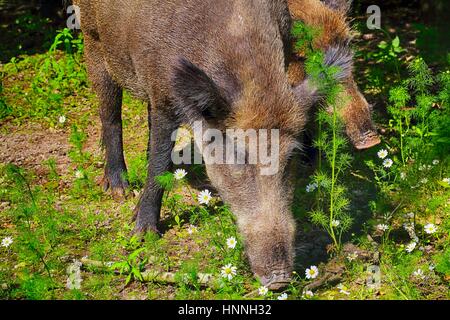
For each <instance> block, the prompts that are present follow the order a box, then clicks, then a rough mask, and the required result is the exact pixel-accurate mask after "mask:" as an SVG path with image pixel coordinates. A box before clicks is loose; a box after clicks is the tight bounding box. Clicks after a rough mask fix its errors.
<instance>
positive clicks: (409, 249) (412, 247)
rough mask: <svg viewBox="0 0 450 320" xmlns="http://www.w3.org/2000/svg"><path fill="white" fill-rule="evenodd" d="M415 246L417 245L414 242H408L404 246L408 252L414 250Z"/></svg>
mask: <svg viewBox="0 0 450 320" xmlns="http://www.w3.org/2000/svg"><path fill="white" fill-rule="evenodd" d="M416 246H417V243H416V242H414V241H413V242H411V243H410V244H408V245H407V246H406V249H405V250H406V252H408V253H411V252H413V251H414V249H415V248H416Z"/></svg>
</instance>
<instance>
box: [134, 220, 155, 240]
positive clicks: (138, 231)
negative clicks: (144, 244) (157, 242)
mask: <svg viewBox="0 0 450 320" xmlns="http://www.w3.org/2000/svg"><path fill="white" fill-rule="evenodd" d="M147 232H153V233H156V234H157V235H159V236H160V237H161V236H162V233H161V232H159V230H158V228H157V227H156V226H152V225H145V224H141V223H139V222H136V226H135V227H134V229H133V234H134V235H136V236H144V235H145V234H146V233H147Z"/></svg>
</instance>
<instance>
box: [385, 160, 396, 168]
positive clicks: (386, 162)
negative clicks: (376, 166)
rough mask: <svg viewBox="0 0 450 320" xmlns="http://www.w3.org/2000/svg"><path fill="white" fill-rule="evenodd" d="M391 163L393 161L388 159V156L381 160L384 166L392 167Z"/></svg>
mask: <svg viewBox="0 0 450 320" xmlns="http://www.w3.org/2000/svg"><path fill="white" fill-rule="evenodd" d="M393 164H394V161H392V159H389V158H388V159H386V160H384V161H383V166H384V167H385V168H390V167H392V165H393Z"/></svg>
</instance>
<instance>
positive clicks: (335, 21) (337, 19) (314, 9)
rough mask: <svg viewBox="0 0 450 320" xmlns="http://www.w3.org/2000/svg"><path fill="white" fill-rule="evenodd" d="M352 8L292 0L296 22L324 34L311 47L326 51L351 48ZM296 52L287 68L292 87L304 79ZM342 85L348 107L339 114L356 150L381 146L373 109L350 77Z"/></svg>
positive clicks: (328, 0) (340, 1)
mask: <svg viewBox="0 0 450 320" xmlns="http://www.w3.org/2000/svg"><path fill="white" fill-rule="evenodd" d="M350 6H351V1H347V0H322V2H319V1H316V0H289V10H290V12H291V14H292V16H293V18H294V20H297V21H302V22H303V23H304V24H306V25H308V26H311V27H315V28H316V29H317V30H321V32H320V34H319V35H317V36H316V37H315V38H314V39H313V43H312V46H313V48H314V49H316V50H323V51H326V50H329V49H330V48H333V47H335V48H336V47H339V46H344V47H347V48H350V42H351V37H352V36H351V29H350V26H349V24H348V22H347V20H348V19H347V12H348V10H349V8H350ZM297 51H298V52H295V54H294V57H293V61H292V62H291V63H290V65H289V68H288V75H289V80H290V82H291V84H293V85H297V84H298V83H300V82H301V81H303V80H304V78H305V70H304V58H305V53H304V52H301V50H297ZM343 85H344V94H345V96H346V97H347V98H346V99H347V103H346V104H345V105H344V106H343V107H342V108H340V113H341V116H342V118H343V121H344V124H345V127H346V133H347V136H348V137H349V139H350V141H351V142H352V144H353V146H354V147H355V148H356V149H358V150H363V149H368V148H371V147H373V146H375V145H377V144H379V143H380V142H381V141H380V138H379V137H378V134H377V131H376V129H375V126H374V124H373V121H372V115H371V111H372V110H371V107H370V105H369V104H368V103H367V101H366V99H365V98H364V96H363V95H362V93H361V92H360V90H359V88H358V85H357V84H356V82H355V80H354V78H353V76H352V75H351V74H350V75H349V76H348V78H347V79H346V80H345V81H344V82H343Z"/></svg>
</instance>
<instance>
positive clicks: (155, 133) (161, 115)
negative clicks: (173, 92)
mask: <svg viewBox="0 0 450 320" xmlns="http://www.w3.org/2000/svg"><path fill="white" fill-rule="evenodd" d="M149 109H151V110H149V113H150V123H149V127H150V137H149V139H150V141H149V148H148V157H149V159H148V163H149V164H148V174H147V182H146V185H145V187H144V190H143V191H142V194H141V198H140V199H139V203H138V205H137V207H136V209H135V220H136V227H135V229H134V232H135V233H145V232H146V231H154V232H157V233H158V227H157V225H158V222H159V216H160V211H161V202H162V196H163V189H162V188H161V187H160V186H159V185H158V184H157V183H156V181H155V178H156V177H158V176H160V175H161V174H163V173H164V172H166V171H170V170H171V167H172V159H171V155H172V149H173V147H174V142H173V141H172V139H171V137H172V132H173V131H174V130H176V129H177V127H178V124H177V123H176V121H174V118H173V117H171V116H170V115H168V114H166V113H165V112H164V107H163V106H161V105H159V104H157V103H152V104H151V107H150V108H149Z"/></svg>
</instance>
